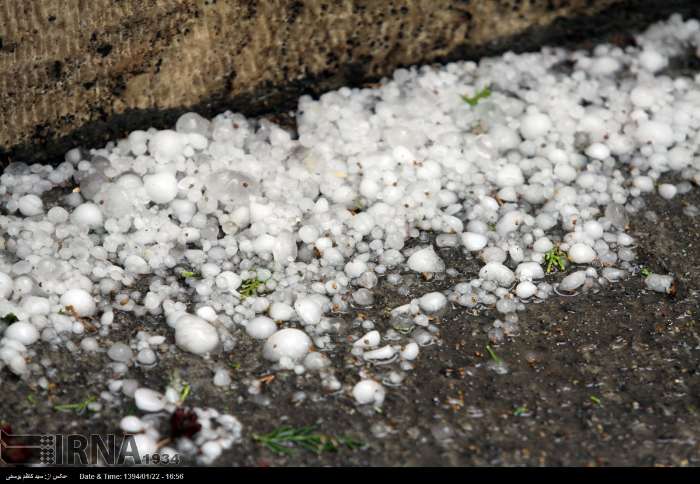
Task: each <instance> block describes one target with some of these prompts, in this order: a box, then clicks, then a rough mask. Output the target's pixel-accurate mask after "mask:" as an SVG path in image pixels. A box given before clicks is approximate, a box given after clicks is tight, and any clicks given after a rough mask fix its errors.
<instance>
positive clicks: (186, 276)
mask: <svg viewBox="0 0 700 484" xmlns="http://www.w3.org/2000/svg"><path fill="white" fill-rule="evenodd" d="M180 276H182V278H183V279H190V278H196V279H199V278H200V277H202V275H201V274H200V273H199V272H194V271H182V272H181V273H180Z"/></svg>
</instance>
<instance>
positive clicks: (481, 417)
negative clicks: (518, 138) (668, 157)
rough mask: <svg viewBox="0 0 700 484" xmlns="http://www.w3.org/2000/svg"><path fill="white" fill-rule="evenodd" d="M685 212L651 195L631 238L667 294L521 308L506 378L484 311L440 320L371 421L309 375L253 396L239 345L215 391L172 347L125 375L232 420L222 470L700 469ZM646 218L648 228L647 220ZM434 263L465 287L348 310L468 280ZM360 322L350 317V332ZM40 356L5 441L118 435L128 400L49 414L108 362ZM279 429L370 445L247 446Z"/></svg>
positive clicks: (384, 296)
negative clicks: (39, 383) (233, 436)
mask: <svg viewBox="0 0 700 484" xmlns="http://www.w3.org/2000/svg"><path fill="white" fill-rule="evenodd" d="M688 204H692V205H695V206H700V192H698V191H697V190H693V191H691V192H690V193H688V194H686V195H682V196H678V197H676V198H675V199H674V200H672V201H671V202H666V201H664V200H662V199H660V198H659V197H658V196H652V197H650V198H649V199H648V206H647V207H646V208H645V209H643V210H642V212H641V213H640V214H639V215H638V216H636V217H633V219H632V220H633V222H632V226H631V230H630V233H631V234H632V235H633V236H635V237H636V238H637V242H638V245H637V251H638V254H639V257H640V261H639V262H640V263H641V264H643V265H645V266H647V267H649V268H650V269H652V270H655V271H658V272H661V273H667V272H671V273H673V274H675V275H676V276H677V278H678V281H679V283H680V284H679V287H680V288H679V291H678V294H677V296H676V298H671V297H670V296H666V295H663V294H659V293H654V292H649V291H647V290H646V289H645V288H644V287H643V284H642V280H641V278H640V277H638V276H637V277H633V278H631V279H629V280H626V281H624V282H622V283H619V284H613V285H611V286H609V287H608V288H606V289H605V290H600V291H591V292H589V293H586V294H581V295H579V296H577V297H559V296H554V297H552V298H550V299H548V300H547V301H546V302H544V303H541V304H531V305H528V306H527V309H526V310H525V311H524V312H521V313H520V326H521V334H520V335H518V336H516V337H513V338H509V339H507V340H506V341H504V343H502V344H501V345H498V346H495V347H494V350H495V352H496V354H497V355H498V357H500V358H502V359H503V361H504V362H505V363H506V364H507V367H508V368H509V372H508V373H507V374H505V375H499V374H497V373H495V372H494V371H493V370H492V369H490V368H489V365H488V363H489V361H490V356H489V354H488V352H487V351H486V350H485V346H486V345H487V344H488V338H487V335H486V330H487V328H488V327H490V325H491V324H492V322H493V320H494V319H495V318H496V317H498V316H497V313H496V312H495V310H489V309H486V310H482V311H480V312H472V311H467V310H465V309H463V308H459V309H450V310H449V311H448V312H446V313H445V314H444V315H442V316H441V317H440V318H439V320H438V321H437V324H438V325H439V327H440V342H439V343H438V344H434V345H432V346H429V347H425V348H423V349H422V352H421V355H420V357H419V359H418V360H417V365H416V368H415V370H414V371H412V372H409V373H408V377H407V378H406V380H405V381H404V383H403V384H402V386H401V388H397V389H393V388H389V389H388V392H387V401H386V402H385V405H384V407H383V412H381V413H372V412H369V413H368V412H361V411H359V410H358V409H357V407H356V406H355V404H354V402H353V401H352V398H351V397H349V396H348V392H347V391H345V392H340V393H338V394H335V395H324V394H323V393H322V392H321V386H320V384H319V382H318V376H317V375H312V374H308V375H305V376H295V375H293V374H292V373H291V372H279V373H276V374H275V378H274V379H273V380H272V381H270V382H269V383H267V384H265V385H263V388H264V392H263V394H262V396H258V397H253V396H251V395H249V394H248V392H247V387H248V384H249V382H250V381H252V380H253V379H257V378H260V377H263V376H265V375H267V374H268V370H267V366H266V364H265V363H264V362H262V361H261V359H260V357H259V354H260V348H258V347H257V346H258V344H257V343H251V342H250V340H249V339H247V338H240V340H239V343H238V345H237V346H236V348H235V350H234V351H233V352H232V353H231V354H228V355H225V356H224V355H220V356H218V357H215V358H214V359H215V360H217V362H218V363H219V364H222V365H230V364H235V366H236V367H237V369H235V370H233V369H232V370H231V374H232V377H233V380H234V381H235V382H236V385H235V386H234V388H232V389H227V390H221V389H219V388H217V387H214V386H213V385H212V384H211V380H212V370H211V368H212V367H213V366H214V365H213V364H212V362H210V361H207V360H204V359H202V358H199V357H196V356H192V355H187V354H184V353H183V352H181V351H177V352H171V351H165V352H162V353H161V354H160V355H159V358H160V363H159V364H158V366H157V367H155V368H154V369H144V368H140V367H134V368H132V369H131V370H130V371H129V374H128V377H130V378H136V379H138V380H139V381H140V382H142V383H143V384H144V385H146V386H149V387H152V388H160V389H163V388H164V386H165V385H166V384H167V382H168V380H169V379H170V377H171V375H172V373H173V372H174V371H175V370H178V371H179V372H180V374H181V377H182V379H183V380H185V381H187V382H188V383H190V385H191V386H192V393H191V396H190V397H189V398H188V400H187V403H188V404H191V405H197V406H211V407H214V408H217V409H219V410H221V411H226V412H230V413H232V414H233V415H235V416H236V417H237V418H238V419H239V420H240V421H241V422H242V424H243V425H244V438H243V442H242V443H240V444H239V445H235V446H234V447H233V448H232V449H231V450H230V451H228V452H227V453H225V454H224V455H222V457H221V458H220V459H219V460H218V461H217V464H219V465H236V466H237V465H247V466H250V465H253V466H256V465H272V466H278V465H358V466H367V465H374V466H376V465H392V466H393V465H401V466H403V465H406V466H410V465H698V464H700V453H699V451H700V363H699V362H700V323H698V314H699V312H700V300H699V299H698V287H700V258H699V257H697V256H695V252H696V251H697V248H698V246H699V244H700V223H699V221H698V218H697V217H694V218H693V217H689V216H687V215H685V214H684V213H683V209H684V208H685V207H686V206H687V205H688ZM647 210H648V211H653V212H654V213H655V214H656V215H657V216H658V221H655V222H652V221H650V220H649V219H648V217H646V216H644V215H643V214H644V213H645V212H646V211H647ZM443 256H445V257H446V259H447V261H448V266H452V267H456V268H458V269H459V270H460V272H461V274H460V276H458V277H456V278H451V279H450V280H449V281H448V280H433V281H423V280H418V279H417V280H416V283H415V284H413V285H411V286H410V287H411V291H410V294H408V295H403V296H400V295H398V294H397V293H396V292H395V288H393V287H392V286H390V285H389V284H388V283H385V282H383V283H382V286H381V287H380V290H379V291H377V294H378V298H377V301H376V304H375V306H374V307H373V308H369V309H362V310H358V312H360V311H361V312H362V313H364V314H366V316H367V317H369V318H372V319H374V320H375V321H377V322H378V324H379V326H380V328H381V327H382V324H386V312H385V309H387V308H389V309H391V308H394V307H396V306H398V305H400V304H403V303H405V302H407V301H408V300H409V299H410V298H411V297H415V296H416V295H420V294H422V293H424V292H427V291H429V290H432V289H442V288H444V287H446V286H447V285H448V283H449V284H453V283H454V282H456V281H458V280H463V279H464V280H468V279H469V278H470V277H471V276H472V275H473V274H474V271H475V270H476V269H477V265H476V264H475V261H473V260H470V259H465V257H464V256H461V255H459V254H455V253H452V254H451V255H450V254H449V253H444V254H443ZM549 277H556V276H549ZM357 316H358V313H353V314H348V315H345V317H346V319H347V325H348V327H349V326H351V321H352V320H353V319H354V318H355V317H357ZM154 323H158V321H153V320H149V319H136V318H133V317H131V316H129V315H128V314H126V313H123V314H120V315H119V317H118V318H117V321H116V322H115V324H114V330H113V331H112V333H111V334H110V336H109V340H112V341H128V340H129V339H130V337H133V336H134V335H135V333H136V332H137V331H138V330H139V329H142V328H145V329H148V328H149V327H151V325H153V324H154ZM171 342H172V341H171ZM101 344H102V346H103V347H104V346H108V345H109V341H107V340H102V341H101ZM37 346H39V345H37ZM346 355H347V353H344V352H343V353H342V354H340V355H337V356H334V357H333V358H334V360H335V361H334V364H335V366H336V367H337V368H339V371H338V377H339V379H340V380H341V381H342V382H343V384H344V385H345V386H346V387H347V388H350V387H351V385H352V384H353V383H354V382H356V381H357V373H358V365H360V364H361V363H359V362H357V361H355V359H354V358H352V357H349V356H346ZM43 357H49V358H50V359H51V360H52V361H53V364H52V365H51V366H53V367H54V368H57V369H58V371H57V372H56V374H54V375H53V376H50V378H49V379H50V381H51V383H52V385H51V388H50V390H49V391H48V392H45V391H42V390H39V389H37V388H36V387H35V386H34V385H33V383H32V382H31V381H28V382H24V381H20V380H17V379H15V378H14V377H12V376H10V375H9V374H7V373H6V374H4V375H3V380H4V381H3V400H2V411H1V412H2V420H5V421H6V422H9V423H10V424H12V426H13V428H14V429H15V431H16V432H21V433H87V434H90V433H101V434H104V433H115V432H116V433H118V432H119V426H118V422H119V419H120V418H121V417H122V416H124V415H125V414H126V413H127V412H129V411H136V409H135V407H134V406H133V403H132V402H131V401H130V400H129V399H126V398H125V399H123V400H119V401H117V402H115V403H114V404H111V406H110V404H107V405H106V408H105V409H104V410H102V411H101V412H99V413H88V414H86V415H73V414H69V413H58V412H56V411H55V410H54V409H53V408H52V407H53V405H56V404H59V403H72V402H78V401H82V400H84V399H85V398H87V397H88V396H91V395H99V393H100V392H101V391H103V390H104V389H105V388H104V385H105V381H106V379H107V378H109V377H110V376H111V375H110V374H109V371H108V370H107V369H105V364H106V363H108V358H107V356H106V354H98V355H97V356H86V355H83V354H79V355H77V356H76V355H72V354H68V353H67V352H66V351H65V350H64V349H57V348H49V347H41V346H40V348H39V356H38V359H41V358H43ZM343 358H345V360H344V361H343ZM5 371H6V370H5ZM300 390H302V391H304V392H306V396H307V398H306V399H305V400H304V401H303V402H302V403H301V404H298V403H297V404H295V403H293V402H292V396H293V395H294V394H295V393H296V392H298V391H300ZM29 395H32V397H29ZM280 425H292V426H303V425H315V426H317V428H318V430H319V431H320V432H323V433H326V434H330V435H336V436H352V437H354V438H355V439H357V440H359V441H362V442H364V443H366V444H367V447H366V448H365V449H360V450H348V449H341V450H340V451H339V452H337V453H322V454H320V455H316V454H314V453H310V452H307V451H303V450H300V451H298V452H296V453H294V454H292V455H291V456H278V455H275V454H272V453H271V452H269V451H268V450H267V449H265V448H263V447H261V446H260V445H259V444H258V443H256V442H255V441H254V440H253V439H252V434H254V433H266V432H269V431H271V430H273V429H274V428H276V427H278V426H280ZM166 428H167V421H166V419H164V430H165V429H166Z"/></svg>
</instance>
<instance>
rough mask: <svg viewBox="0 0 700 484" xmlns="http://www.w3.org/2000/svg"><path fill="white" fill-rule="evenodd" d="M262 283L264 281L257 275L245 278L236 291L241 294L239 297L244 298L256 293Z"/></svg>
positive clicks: (263, 283)
mask: <svg viewBox="0 0 700 484" xmlns="http://www.w3.org/2000/svg"><path fill="white" fill-rule="evenodd" d="M263 285H265V282H264V281H261V280H260V279H258V278H257V277H253V278H251V279H246V280H245V281H243V284H241V288H240V290H239V291H238V293H239V294H240V295H241V299H246V298H249V297H250V296H254V295H257V294H258V289H259V288H260V287H261V286H263Z"/></svg>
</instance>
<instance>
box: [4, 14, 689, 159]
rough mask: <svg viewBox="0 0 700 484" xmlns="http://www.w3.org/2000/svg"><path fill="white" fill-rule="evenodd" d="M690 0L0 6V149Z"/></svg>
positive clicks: (586, 31)
mask: <svg viewBox="0 0 700 484" xmlns="http://www.w3.org/2000/svg"><path fill="white" fill-rule="evenodd" d="M694 3H697V2H694V1H693V0H668V1H658V2H655V1H653V0H472V1H467V0H461V1H459V0H374V1H371V0H305V1H304V0H267V1H262V0H261V1H255V0H227V1H224V0H179V1H175V0H3V1H2V2H0V152H1V153H2V160H3V163H7V162H8V161H12V160H15V161H16V160H21V161H48V162H56V161H59V160H60V157H61V153H63V152H64V151H66V150H67V149H69V148H71V147H72V146H75V145H84V146H98V145H101V144H103V143H104V142H105V141H106V140H108V139H110V138H113V137H115V136H123V135H124V134H125V133H126V132H128V131H129V130H132V129H137V128H143V127H147V126H150V125H155V126H159V127H163V126H167V125H169V124H171V123H173V122H174V120H175V119H176V118H177V116H178V115H179V114H180V113H182V112H184V111H186V110H190V109H194V110H197V111H199V112H201V113H203V114H206V115H212V114H215V113H216V112H219V111H222V110H225V109H234V110H239V111H242V112H244V113H246V114H249V115H257V114H261V113H266V112H271V111H279V110H281V109H289V108H293V106H294V100H295V99H296V98H297V97H298V95H299V94H301V93H305V92H308V93H319V92H322V91H324V90H328V89H332V88H336V87H338V86H340V85H343V84H351V85H358V84H360V83H363V82H368V81H372V80H376V79H378V78H380V77H381V76H384V75H387V74H390V73H391V71H392V70H394V69H395V68H396V67H398V66H402V65H410V64H418V63H427V62H433V61H444V60H453V59H463V58H476V57H479V56H481V55H484V54H491V53H496V52H498V51H502V50H505V49H514V50H524V49H531V48H536V47H537V46H539V45H541V44H542V43H543V42H545V41H552V40H554V41H557V42H561V41H564V40H566V41H568V40H571V39H578V40H580V39H581V38H585V37H590V36H595V35H598V34H599V33H602V32H603V31H605V30H606V29H607V30H608V31H609V30H611V29H615V28H622V27H625V28H627V27H628V26H629V25H633V26H634V25H643V24H645V23H648V22H649V21H651V20H655V19H657V18H661V17H664V16H667V15H668V14H669V13H670V12H671V11H674V10H677V9H680V10H685V11H687V10H689V9H697V7H694V6H692V4H694Z"/></svg>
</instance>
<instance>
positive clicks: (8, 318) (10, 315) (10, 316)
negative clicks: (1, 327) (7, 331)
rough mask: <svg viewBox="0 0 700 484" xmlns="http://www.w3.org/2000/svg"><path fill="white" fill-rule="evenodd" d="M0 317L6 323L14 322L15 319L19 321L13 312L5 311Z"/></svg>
mask: <svg viewBox="0 0 700 484" xmlns="http://www.w3.org/2000/svg"><path fill="white" fill-rule="evenodd" d="M0 319H2V320H3V321H4V322H5V323H7V324H12V323H16V322H17V321H19V318H18V317H17V316H16V315H15V313H7V314H6V315H4V316H3V317H2V318H0Z"/></svg>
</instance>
